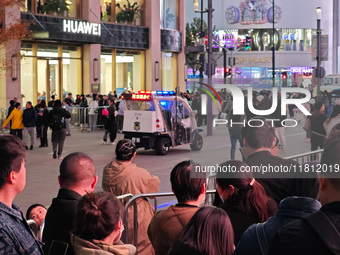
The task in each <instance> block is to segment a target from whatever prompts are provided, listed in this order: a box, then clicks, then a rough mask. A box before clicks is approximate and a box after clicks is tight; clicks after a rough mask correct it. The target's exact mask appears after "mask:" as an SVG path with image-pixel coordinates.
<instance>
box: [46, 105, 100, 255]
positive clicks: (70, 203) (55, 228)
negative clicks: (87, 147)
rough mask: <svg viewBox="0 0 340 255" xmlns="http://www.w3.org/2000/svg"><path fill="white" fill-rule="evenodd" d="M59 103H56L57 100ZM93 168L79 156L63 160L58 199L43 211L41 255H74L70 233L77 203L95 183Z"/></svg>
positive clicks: (89, 162)
mask: <svg viewBox="0 0 340 255" xmlns="http://www.w3.org/2000/svg"><path fill="white" fill-rule="evenodd" d="M57 101H59V100H57ZM97 180H98V176H96V167H95V165H94V162H93V160H92V159H91V158H90V157H89V156H88V155H86V154H85V153H82V152H74V153H71V154H69V155H68V156H66V157H65V158H64V159H63V161H62V162H61V164H60V170H59V176H58V182H59V185H60V189H59V192H58V196H57V197H56V198H53V200H52V204H51V206H50V207H49V208H48V210H47V214H46V218H45V227H44V232H43V237H42V241H43V243H44V246H43V250H44V253H45V254H49V251H54V252H56V253H54V254H64V252H65V250H66V253H65V254H66V255H74V254H75V252H74V250H73V248H72V247H71V237H70V232H71V231H72V230H73V223H74V217H75V212H76V208H77V205H78V202H79V200H80V199H81V198H82V196H84V195H85V194H86V193H91V192H92V191H93V190H94V187H95V185H96V183H97Z"/></svg>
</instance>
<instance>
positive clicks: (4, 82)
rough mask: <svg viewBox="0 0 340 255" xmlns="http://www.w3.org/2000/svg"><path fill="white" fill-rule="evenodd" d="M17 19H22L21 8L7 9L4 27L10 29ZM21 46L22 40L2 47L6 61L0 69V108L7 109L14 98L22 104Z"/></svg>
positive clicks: (1, 51)
mask: <svg viewBox="0 0 340 255" xmlns="http://www.w3.org/2000/svg"><path fill="white" fill-rule="evenodd" d="M17 19H20V8H18V6H12V7H6V8H5V18H4V22H3V25H4V26H5V27H9V26H11V25H12V24H14V23H16V22H17ZM20 46H21V43H20V40H12V41H8V42H7V43H6V44H2V45H0V56H2V57H0V60H1V61H3V60H5V65H4V67H0V108H7V107H8V102H9V100H11V99H13V98H14V97H17V98H18V101H19V102H21V90H20ZM3 58H5V59H3ZM12 72H13V75H14V76H15V77H14V78H13V77H12Z"/></svg>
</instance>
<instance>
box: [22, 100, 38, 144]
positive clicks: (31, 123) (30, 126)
mask: <svg viewBox="0 0 340 255" xmlns="http://www.w3.org/2000/svg"><path fill="white" fill-rule="evenodd" d="M22 122H23V124H24V143H25V146H26V150H28V146H27V138H28V134H29V135H30V137H31V147H30V150H33V146H34V130H35V124H36V122H37V113H36V112H35V110H34V108H33V107H32V103H31V102H30V101H28V102H27V103H26V109H25V110H24V113H23V115H22Z"/></svg>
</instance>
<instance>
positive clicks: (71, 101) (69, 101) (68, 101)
mask: <svg viewBox="0 0 340 255" xmlns="http://www.w3.org/2000/svg"><path fill="white" fill-rule="evenodd" d="M64 100H66V102H67V104H68V105H69V106H71V105H73V98H72V93H71V92H69V93H68V94H67V97H66V98H65V99H64Z"/></svg>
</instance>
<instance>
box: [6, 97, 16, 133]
mask: <svg viewBox="0 0 340 255" xmlns="http://www.w3.org/2000/svg"><path fill="white" fill-rule="evenodd" d="M9 105H10V106H9V107H8V111H7V116H6V119H7V118H8V117H9V115H10V114H11V112H12V111H13V109H14V108H15V101H14V100H10V101H9ZM9 126H10V127H11V126H12V121H10V122H9ZM12 133H13V131H12V128H10V129H9V134H10V135H11V134H12Z"/></svg>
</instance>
